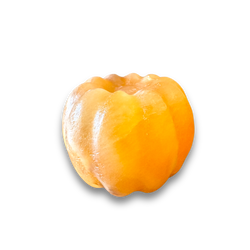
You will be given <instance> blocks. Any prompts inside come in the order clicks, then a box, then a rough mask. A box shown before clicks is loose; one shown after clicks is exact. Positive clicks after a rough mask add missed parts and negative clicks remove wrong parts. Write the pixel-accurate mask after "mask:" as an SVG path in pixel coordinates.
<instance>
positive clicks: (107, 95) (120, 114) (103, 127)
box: [62, 73, 194, 196]
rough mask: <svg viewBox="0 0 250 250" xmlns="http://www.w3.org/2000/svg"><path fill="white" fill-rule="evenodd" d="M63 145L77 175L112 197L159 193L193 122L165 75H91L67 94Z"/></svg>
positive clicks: (179, 160) (187, 143) (184, 151)
mask: <svg viewBox="0 0 250 250" xmlns="http://www.w3.org/2000/svg"><path fill="white" fill-rule="evenodd" d="M62 130H63V138H64V143H65V146H66V148H67V151H68V154H69V157H70V159H71V162H72V164H73V166H74V168H75V169H76V171H77V173H78V174H79V175H80V177H81V178H82V179H83V180H84V181H85V182H86V183H88V184H89V185H90V186H92V187H95V188H102V187H104V188H105V189H106V190H107V191H108V192H109V193H111V194H112V195H115V196H126V195H129V194H130V193H132V192H135V191H141V192H145V193H150V192H154V191H155V190H157V189H159V188H160V187H161V186H162V185H163V184H164V183H165V182H166V181H167V179H168V178H169V177H171V176H173V175H174V174H176V173H177V172H178V171H179V169H180V168H181V166H182V164H183V162H184V160H185V158H186V156H187V155H188V153H189V151H190V148H191V146H192V142H193V137H194V120H193V114H192V110H191V107H190V105H189V102H188V100H187V97H186V95H185V93H184V91H183V90H182V88H181V87H180V86H179V85H178V83H176V82H175V81H174V80H172V79H170V78H168V77H159V76H157V75H152V74H150V75H147V76H145V77H141V76H139V75H137V74H134V73H133V74H129V75H127V76H125V77H120V76H117V75H109V76H107V77H106V78H100V77H93V78H91V79H89V80H88V81H86V82H85V83H83V84H81V85H79V86H78V87H77V88H76V89H75V90H73V92H72V93H71V94H70V96H69V98H68V100H67V102H66V105H65V109H64V112H63V121H62Z"/></svg>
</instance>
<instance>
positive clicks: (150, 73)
mask: <svg viewBox="0 0 250 250" xmlns="http://www.w3.org/2000/svg"><path fill="white" fill-rule="evenodd" d="M130 73H136V74H138V75H140V76H142V77H144V76H147V75H157V76H159V77H169V78H171V79H173V80H175V81H176V82H177V83H178V84H179V85H180V86H181V87H182V89H183V90H184V92H185V88H184V87H183V86H182V84H181V83H180V82H179V81H178V80H177V79H176V78H174V77H173V76H171V75H168V74H159V73H157V72H155V71H149V72H147V73H146V74H141V73H139V72H138V71H136V70H130V71H128V72H127V73H125V74H120V73H118V72H117V71H110V72H108V73H106V74H105V75H101V74H92V75H90V76H88V77H87V78H86V79H85V80H84V81H81V82H79V83H78V84H76V85H75V86H74V87H73V88H72V89H71V90H70V92H69V94H68V96H69V95H70V94H71V93H72V91H73V90H74V89H75V88H76V87H78V86H79V85H80V84H82V83H84V82H86V81H87V80H88V79H90V78H92V77H94V76H99V77H101V78H104V77H106V76H107V75H110V74H116V75H118V76H126V75H128V74H130Z"/></svg>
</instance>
